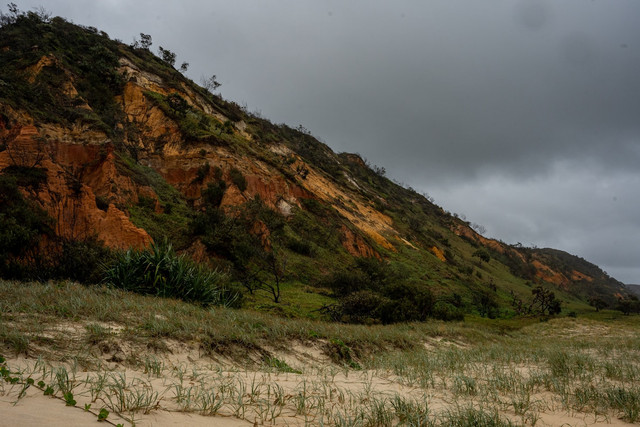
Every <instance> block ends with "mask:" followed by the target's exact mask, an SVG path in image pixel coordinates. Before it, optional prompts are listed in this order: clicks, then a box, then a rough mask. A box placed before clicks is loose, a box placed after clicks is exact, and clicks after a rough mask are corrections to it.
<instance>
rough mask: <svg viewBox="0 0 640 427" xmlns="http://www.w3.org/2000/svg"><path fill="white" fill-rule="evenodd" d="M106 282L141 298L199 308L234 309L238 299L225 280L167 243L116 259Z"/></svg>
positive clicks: (106, 276)
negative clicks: (163, 300)
mask: <svg viewBox="0 0 640 427" xmlns="http://www.w3.org/2000/svg"><path fill="white" fill-rule="evenodd" d="M105 282H107V283H109V284H111V285H113V286H115V287H118V288H122V289H125V290H127V291H131V292H136V293H139V294H143V295H155V296H158V297H169V298H177V299H181V300H183V301H187V302H194V303H198V304H202V305H205V306H206V305H233V303H234V302H235V301H236V300H237V299H238V297H239V295H238V294H237V293H235V292H232V291H230V290H229V289H228V277H227V275H226V274H224V273H221V272H219V271H217V270H211V269H209V268H207V267H205V266H202V265H199V264H196V263H195V262H193V261H192V260H191V259H189V258H187V257H186V256H185V255H178V254H176V252H175V251H174V250H173V247H172V246H171V244H170V243H168V242H167V241H166V240H165V241H163V242H162V243H153V244H152V245H151V247H150V248H148V249H144V250H135V249H129V250H127V251H125V252H120V253H118V254H117V255H116V259H115V261H114V262H113V263H112V264H111V265H110V266H109V267H108V268H106V270H105Z"/></svg>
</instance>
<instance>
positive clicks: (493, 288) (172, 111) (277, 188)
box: [0, 12, 623, 321]
mask: <svg viewBox="0 0 640 427" xmlns="http://www.w3.org/2000/svg"><path fill="white" fill-rule="evenodd" d="M1 24H2V26H1V27H0V63H2V64H3V65H2V67H0V186H2V190H3V191H0V215H3V219H4V221H3V222H2V223H1V224H0V236H2V240H3V242H4V241H6V242H8V243H6V244H3V245H2V248H0V251H2V252H1V253H0V275H1V276H3V277H18V278H20V277H22V278H38V279H46V278H47V277H54V276H56V275H61V274H65V275H67V276H66V277H74V278H75V279H76V280H80V281H91V280H94V276H91V278H89V277H90V276H89V275H88V273H87V274H86V275H83V274H85V273H83V272H84V271H85V270H86V268H84V267H86V265H87V262H85V261H86V259H88V257H89V255H88V254H95V253H97V252H95V250H97V249H96V248H95V247H93V246H91V245H104V246H106V247H108V248H112V249H113V248H116V249H117V248H120V249H125V248H129V247H134V248H142V247H147V246H148V245H149V244H150V243H151V242H152V241H156V242H157V241H162V240H164V239H166V240H168V241H169V242H171V243H172V244H173V246H174V247H175V248H176V249H177V250H179V251H180V252H183V253H187V254H189V255H190V256H191V257H193V258H194V259H195V260H197V261H198V262H203V263H207V264H210V265H213V266H216V267H217V268H219V269H222V270H224V271H226V272H228V273H229V276H230V277H231V280H232V282H233V283H235V284H236V285H237V286H238V287H241V288H242V289H245V291H246V293H247V295H248V297H247V301H248V302H247V303H249V304H250V303H251V301H252V297H251V296H252V295H254V293H255V292H262V291H264V290H265V287H266V288H267V289H270V287H273V286H278V287H280V286H281V284H282V286H283V288H285V289H289V291H286V290H285V291H283V300H284V301H287V298H288V296H287V295H293V294H296V295H303V296H298V298H300V299H301V300H304V304H302V303H300V304H297V303H296V304H290V305H289V306H287V305H278V306H277V309H276V311H279V312H282V311H283V310H289V312H287V313H286V314H287V315H299V314H301V312H299V311H297V310H307V312H311V311H313V310H316V311H313V312H314V313H327V312H330V313H331V315H333V316H334V317H335V318H339V319H343V320H344V319H347V320H356V321H385V320H384V319H387V320H388V319H391V320H416V319H424V318H426V317H438V318H459V317H460V316H461V315H462V314H463V313H479V314H483V315H487V313H488V312H489V311H491V310H489V309H488V308H491V307H497V308H499V309H500V310H502V313H510V312H511V311H510V310H512V302H513V301H514V299H520V300H525V301H526V300H528V299H531V297H532V292H531V291H532V289H533V288H534V287H535V286H536V285H541V286H544V287H546V288H548V289H550V290H553V291H554V292H555V293H556V294H557V296H558V297H559V298H560V299H562V300H563V301H565V302H566V303H567V304H573V305H574V306H583V307H585V308H587V307H588V305H587V301H588V299H589V298H590V297H592V296H598V297H601V298H603V299H605V300H607V301H609V302H614V301H615V299H616V296H617V295H619V294H620V293H621V292H623V287H622V284H621V283H620V282H618V281H616V280H615V279H613V278H611V277H609V276H607V275H606V274H605V273H604V272H603V271H602V270H601V269H600V268H598V267H597V266H595V265H594V264H591V263H589V262H587V261H585V260H583V259H581V258H579V257H576V256H573V255H570V254H568V253H566V252H562V251H558V250H554V249H531V248H525V247H521V246H512V245H509V244H506V243H504V242H500V241H496V240H493V239H487V238H485V237H483V236H481V235H480V234H478V233H476V231H474V229H473V228H472V227H471V224H470V223H469V222H467V221H464V220H463V219H461V218H459V217H457V216H456V215H453V214H451V213H449V212H447V211H446V210H445V209H443V208H442V207H440V206H437V205H436V204H434V203H433V200H432V199H430V198H429V197H428V196H425V195H422V194H419V193H418V192H416V191H415V190H414V189H412V188H405V187H403V186H401V185H398V184H397V183H395V182H393V181H392V180H390V179H388V178H387V177H386V176H385V171H384V168H381V167H377V166H374V165H371V164H369V163H368V162H367V160H366V159H365V158H363V157H361V156H360V155H358V154H349V153H335V152H333V151H332V150H331V149H330V148H329V147H328V146H327V145H325V144H323V143H321V142H319V141H318V140H317V139H316V138H315V137H313V136H312V135H311V134H310V133H309V132H308V131H307V130H306V129H304V128H302V127H297V128H292V127H289V126H287V125H284V124H274V123H272V122H270V121H269V120H267V119H265V118H262V117H260V116H258V115H255V114H251V113H249V112H247V111H246V109H244V108H242V107H241V106H239V105H238V104H237V103H235V102H233V101H228V100H225V99H223V98H221V97H220V96H218V95H215V94H213V93H212V90H213V89H215V87H216V86H215V84H217V83H216V82H215V79H210V80H209V83H207V84H204V86H206V87H201V86H200V85H197V84H195V83H194V82H193V81H191V80H190V79H189V78H187V77H185V76H184V75H183V74H181V73H180V72H178V71H177V70H176V69H175V68H174V62H175V55H173V56H172V52H168V51H166V50H163V51H161V56H162V58H161V57H159V56H157V55H155V54H154V53H152V51H151V50H150V47H151V38H150V37H149V38H148V39H147V38H143V40H142V41H141V42H139V43H135V44H134V45H131V46H130V45H126V44H123V43H121V42H119V41H116V40H112V39H110V38H109V36H108V35H107V34H106V33H104V32H101V31H99V30H97V29H95V28H92V27H81V26H78V25H74V24H72V23H70V22H68V21H66V20H65V19H63V18H60V17H56V18H52V19H49V18H48V17H46V16H40V15H38V14H37V13H34V12H29V13H19V14H17V15H15V16H6V15H5V16H4V18H3V20H2V22H1ZM9 194H11V195H12V196H11V197H9V196H7V195H9ZM476 228H477V227H476ZM74 242H75V243H74ZM78 242H80V243H81V244H82V245H85V246H83V247H87V248H92V249H91V251H93V252H91V251H89V250H88V249H87V250H86V251H85V252H82V254H84V255H83V257H81V259H80V261H79V262H78V264H77V265H78V267H83V268H73V269H70V268H65V267H66V266H68V265H72V263H73V262H74V261H73V260H74V259H75V258H73V257H74V256H75V257H78V255H77V254H78V252H73V251H71V249H69V248H70V247H71V248H73V247H77V243H78ZM72 243H73V244H76V246H74V245H73V244H72ZM74 254H75V255H74ZM76 261H77V259H76ZM43 266H44V267H46V268H44V267H43ZM70 270H71V271H70ZM61 271H63V272H64V273H61ZM287 292H289V294H287ZM269 295H271V293H269ZM273 295H274V302H277V303H278V304H279V302H280V301H279V300H278V298H277V297H275V294H273ZM289 298H291V297H289ZM327 301H328V302H329V303H335V304H337V305H335V304H334V305H332V304H327ZM348 304H351V306H348ZM327 306H331V307H333V311H331V310H324V311H317V310H319V309H321V308H323V307H324V309H326V308H327ZM300 307H304V308H300ZM336 307H338V308H337V309H336ZM346 307H348V309H347V308H346ZM256 308H258V309H261V308H263V305H259V304H256ZM336 310H337V311H336ZM345 310H346V311H345ZM349 310H351V311H349ZM347 312H348V313H347ZM304 314H305V312H302V315H304ZM385 316H387V317H385ZM369 317H371V318H369Z"/></svg>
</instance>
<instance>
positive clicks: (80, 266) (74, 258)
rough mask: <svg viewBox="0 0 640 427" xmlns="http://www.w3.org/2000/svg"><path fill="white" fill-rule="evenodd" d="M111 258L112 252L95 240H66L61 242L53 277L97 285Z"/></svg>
mask: <svg viewBox="0 0 640 427" xmlns="http://www.w3.org/2000/svg"><path fill="white" fill-rule="evenodd" d="M113 257H114V255H113V252H112V251H111V250H110V249H109V248H107V247H105V246H103V244H102V242H101V241H99V240H97V239H96V238H89V239H86V240H67V241H64V242H62V252H61V254H60V258H59V259H58V260H57V268H56V271H55V276H56V277H58V278H65V279H70V280H74V281H76V282H80V283H99V282H100V281H101V280H102V276H103V274H104V270H105V268H107V267H108V266H109V264H111V262H112V261H113Z"/></svg>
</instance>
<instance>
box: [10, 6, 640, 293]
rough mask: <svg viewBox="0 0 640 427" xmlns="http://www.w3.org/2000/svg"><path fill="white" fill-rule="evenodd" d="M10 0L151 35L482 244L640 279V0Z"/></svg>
mask: <svg viewBox="0 0 640 427" xmlns="http://www.w3.org/2000/svg"><path fill="white" fill-rule="evenodd" d="M14 1H15V2H16V3H17V4H18V6H19V8H20V9H22V10H30V9H32V8H34V7H37V6H41V5H43V6H44V7H45V8H46V9H47V10H49V11H50V12H52V13H53V14H54V15H60V16H63V17H65V18H67V19H70V20H72V21H73V22H75V23H77V24H82V25H92V26H95V27H98V28H99V29H101V30H104V31H106V32H107V33H108V34H109V35H110V36H111V37H112V38H118V39H120V40H122V41H124V42H125V43H131V42H132V41H133V39H134V37H135V36H137V35H138V34H139V33H140V32H143V33H147V34H150V35H151V36H152V38H153V46H152V50H153V51H157V47H158V46H163V47H164V48H166V49H169V50H171V51H173V52H175V53H177V55H178V64H179V63H181V62H182V61H187V62H189V63H190V65H191V66H190V68H189V71H188V73H187V75H188V76H189V77H191V78H192V79H193V80H194V81H196V82H198V81H200V78H201V76H210V75H211V74H216V75H217V76H218V80H219V81H220V82H221V83H222V86H221V87H220V92H221V94H222V95H223V96H224V97H225V98H227V99H230V100H233V101H236V102H238V103H240V104H246V105H247V106H248V108H249V110H250V111H254V112H260V113H261V114H262V115H263V116H264V117H266V118H268V119H270V120H271V121H273V122H275V123H287V124H289V125H291V126H297V125H298V124H302V125H303V126H305V127H306V128H307V129H309V130H310V131H311V133H312V134H313V135H315V136H316V137H318V138H319V139H321V140H322V141H324V142H326V143H327V144H328V145H329V146H331V147H332V148H333V149H334V150H335V151H338V152H340V151H348V152H358V153H360V154H361V155H362V156H363V157H366V158H367V159H369V161H371V162H372V163H374V164H377V165H381V166H384V167H385V168H386V169H387V172H388V173H387V174H388V176H389V177H391V178H394V179H396V180H398V181H401V182H404V183H406V184H407V185H410V186H412V187H413V188H415V189H416V190H418V191H420V192H426V193H428V194H429V195H431V196H433V197H434V198H435V201H436V203H437V204H439V205H440V206H442V207H443V208H445V209H447V210H449V211H452V212H457V213H459V214H464V215H466V217H467V219H468V220H470V221H472V222H475V223H479V224H482V225H483V226H484V227H486V230H487V232H486V233H485V234H486V235H487V236H488V237H494V238H498V239H502V240H504V241H505V242H508V243H516V242H521V243H522V244H524V245H527V246H532V245H535V246H538V247H553V248H557V249H562V250H566V251H568V252H570V253H573V254H576V255H579V256H582V257H584V258H586V259H587V260H589V261H591V262H594V263H596V264H598V265H599V266H600V267H602V268H603V269H604V270H605V271H607V272H608V273H609V274H611V275H612V276H613V277H615V278H617V279H618V280H621V281H623V282H626V283H640V1H638V0H626V1H625V0H591V1H586V0H584V1H577V0H562V1H555V0H508V1H507V0H492V1H484V2H481V1H477V0H458V1H452V0H413V1H410V0H405V1H398V0H388V1H378V0H336V1H322V0H272V1H259V0H253V1H243V0H228V1H224V2H222V1H211V0H206V1H205V0H202V1H198V0H182V1H180V2H178V1H171V2H170V1H157V0H156V1H150V0H136V1H130V0H127V1H124V0H122V1H121V0H100V1H91V2H87V1H72V0H47V1H46V2H45V1H44V0H41V1H39V2H38V1H19V0H14ZM3 10H4V11H5V12H6V11H7V10H6V7H5V8H4V9H3Z"/></svg>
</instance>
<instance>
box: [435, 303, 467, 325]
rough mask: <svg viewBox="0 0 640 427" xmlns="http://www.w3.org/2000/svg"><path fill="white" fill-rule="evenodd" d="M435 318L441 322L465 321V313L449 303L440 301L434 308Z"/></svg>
mask: <svg viewBox="0 0 640 427" xmlns="http://www.w3.org/2000/svg"><path fill="white" fill-rule="evenodd" d="M433 317H435V318H436V319H439V320H446V321H452V320H464V313H463V312H462V310H460V309H459V308H457V307H454V306H453V305H451V304H449V303H448V302H444V301H438V302H437V303H435V305H434V306H433Z"/></svg>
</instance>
